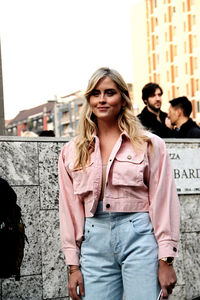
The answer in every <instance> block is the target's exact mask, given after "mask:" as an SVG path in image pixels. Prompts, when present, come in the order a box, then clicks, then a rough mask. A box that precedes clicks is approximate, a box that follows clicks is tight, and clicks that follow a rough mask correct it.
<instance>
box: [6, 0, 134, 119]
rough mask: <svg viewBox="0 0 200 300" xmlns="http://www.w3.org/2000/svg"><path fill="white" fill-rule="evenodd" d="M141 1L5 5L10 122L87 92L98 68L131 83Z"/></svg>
mask: <svg viewBox="0 0 200 300" xmlns="http://www.w3.org/2000/svg"><path fill="white" fill-rule="evenodd" d="M136 1H139V0H0V37H1V52H2V69H3V70H2V71H3V88H4V110H5V119H7V120H8V119H12V118H14V117H15V116H16V115H17V114H18V112H19V111H20V110H24V109H29V108H32V107H34V106H38V105H41V104H44V103H46V102H47V101H48V100H54V99H55V95H57V96H58V97H59V96H65V95H68V94H70V93H73V92H75V91H78V90H85V89H86V87H87V82H88V80H89V78H90V77H91V75H92V73H93V72H94V71H95V70H96V69H97V68H99V67H103V66H107V67H110V68H114V69H116V70H117V71H118V72H120V73H121V75H122V76H123V77H124V79H125V81H126V82H130V83H132V82H133V60H132V47H133V45H132V28H131V6H132V5H133V3H134V2H136Z"/></svg>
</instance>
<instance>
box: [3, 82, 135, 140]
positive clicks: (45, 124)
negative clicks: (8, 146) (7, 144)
mask: <svg viewBox="0 0 200 300" xmlns="http://www.w3.org/2000/svg"><path fill="white" fill-rule="evenodd" d="M128 88H129V92H130V97H131V99H132V97H133V92H132V84H130V83H128ZM83 94H84V92H83V91H76V92H74V93H72V94H70V95H66V96H61V97H58V96H55V100H49V101H48V102H46V103H44V104H42V105H39V106H36V107H33V108H30V109H26V110H22V111H20V112H19V113H18V114H17V116H16V117H15V118H14V119H12V120H10V121H6V135H10V136H23V133H24V132H26V131H31V132H34V133H36V134H37V135H40V134H41V132H42V131H46V130H47V131H48V130H52V131H53V132H54V133H55V136H56V137H67V138H70V137H73V136H75V135H76V129H77V125H78V120H79V116H80V111H81V108H82V106H83V103H84V101H85V98H84V95H83Z"/></svg>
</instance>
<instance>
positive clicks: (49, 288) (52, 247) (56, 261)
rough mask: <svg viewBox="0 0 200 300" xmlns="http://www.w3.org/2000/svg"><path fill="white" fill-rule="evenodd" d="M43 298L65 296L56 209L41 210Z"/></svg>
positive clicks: (65, 269) (65, 288)
mask: <svg viewBox="0 0 200 300" xmlns="http://www.w3.org/2000/svg"><path fill="white" fill-rule="evenodd" d="M41 235H42V277H43V298H44V299H51V298H58V297H66V296H67V295H68V291H67V267H66V265H65V262H64V257H63V254H62V252H61V250H60V249H61V243H60V235H59V219H58V211H57V210H43V211H41Z"/></svg>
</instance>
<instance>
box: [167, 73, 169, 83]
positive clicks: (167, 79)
mask: <svg viewBox="0 0 200 300" xmlns="http://www.w3.org/2000/svg"><path fill="white" fill-rule="evenodd" d="M167 81H168V82H169V71H167Z"/></svg>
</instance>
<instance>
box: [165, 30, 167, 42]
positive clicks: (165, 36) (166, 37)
mask: <svg viewBox="0 0 200 300" xmlns="http://www.w3.org/2000/svg"><path fill="white" fill-rule="evenodd" d="M167 39H168V37H167V32H165V42H167Z"/></svg>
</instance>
